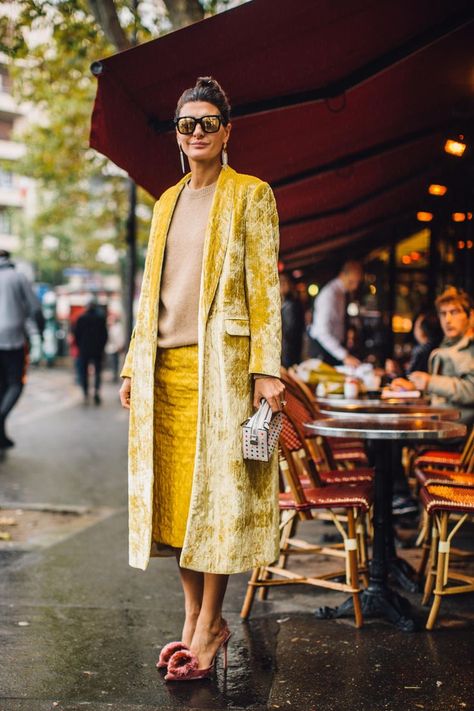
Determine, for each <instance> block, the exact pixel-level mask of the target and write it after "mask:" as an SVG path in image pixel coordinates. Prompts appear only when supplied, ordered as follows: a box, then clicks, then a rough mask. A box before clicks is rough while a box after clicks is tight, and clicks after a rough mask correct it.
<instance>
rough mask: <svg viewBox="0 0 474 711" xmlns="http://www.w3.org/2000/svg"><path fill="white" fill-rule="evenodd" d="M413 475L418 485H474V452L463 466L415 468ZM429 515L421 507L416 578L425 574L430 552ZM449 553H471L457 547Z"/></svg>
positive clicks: (464, 555) (458, 554)
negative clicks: (419, 549)
mask: <svg viewBox="0 0 474 711" xmlns="http://www.w3.org/2000/svg"><path fill="white" fill-rule="evenodd" d="M415 476H416V480H417V483H418V484H419V485H420V487H423V486H429V485H444V486H466V487H470V488H471V487H474V454H473V455H472V457H471V460H470V462H468V464H467V465H466V466H465V467H458V468H456V469H441V468H439V469H435V468H428V467H427V468H426V469H421V468H418V467H417V468H416V469H415ZM430 526H431V522H430V517H429V515H428V513H427V511H426V508H424V509H423V517H422V525H421V529H420V534H419V536H418V539H417V542H416V544H417V545H421V546H422V555H421V560H420V564H419V567H418V579H419V580H421V579H422V577H423V576H424V574H425V570H426V564H427V562H428V556H429V553H430V548H431V546H430ZM451 553H452V554H455V555H457V556H461V557H464V558H471V557H472V555H473V554H472V553H470V552H468V551H463V550H460V549H458V548H453V549H451Z"/></svg>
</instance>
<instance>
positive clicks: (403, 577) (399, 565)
mask: <svg viewBox="0 0 474 711" xmlns="http://www.w3.org/2000/svg"><path fill="white" fill-rule="evenodd" d="M388 573H389V576H390V578H391V579H392V581H393V582H394V583H396V585H399V586H400V587H401V588H402V589H403V590H406V591H407V592H411V593H419V592H420V591H421V586H420V583H419V581H418V580H416V570H415V569H414V568H413V567H412V566H411V565H410V563H407V561H406V560H403V559H402V558H398V556H395V557H392V558H389V559H388Z"/></svg>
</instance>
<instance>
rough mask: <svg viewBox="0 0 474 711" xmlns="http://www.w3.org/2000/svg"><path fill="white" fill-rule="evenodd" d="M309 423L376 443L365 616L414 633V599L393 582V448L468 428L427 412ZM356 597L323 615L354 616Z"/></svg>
mask: <svg viewBox="0 0 474 711" xmlns="http://www.w3.org/2000/svg"><path fill="white" fill-rule="evenodd" d="M305 426H306V428H307V429H308V430H309V431H310V432H312V433H316V434H318V435H321V436H323V437H342V438H347V437H349V438H358V439H365V440H367V441H368V442H371V444H372V448H373V457H374V467H375V478H374V516H373V529H374V538H373V547H372V560H371V562H370V567H369V585H368V587H367V589H366V590H364V591H363V592H362V595H361V605H362V612H363V615H364V616H365V617H367V618H370V617H376V618H384V619H387V620H388V621H389V622H392V623H393V624H394V625H396V627H398V628H399V629H401V630H403V631H405V632H412V631H413V630H414V629H415V622H414V620H413V618H412V616H411V611H410V603H409V602H408V600H406V599H405V598H403V597H402V596H401V595H399V594H398V593H397V592H395V591H394V590H392V589H391V588H390V587H389V584H388V573H389V571H390V564H391V563H392V562H393V559H392V558H393V554H394V551H395V546H394V541H393V526H392V448H391V446H390V445H392V444H393V443H400V442H401V441H409V442H436V441H439V440H447V439H455V438H458V437H463V436H464V435H465V434H466V427H465V426H464V425H462V424H459V423H457V422H449V421H446V420H434V419H428V418H425V417H405V416H399V417H397V418H391V419H389V420H387V419H385V420H380V418H378V417H377V415H372V416H368V415H366V416H364V417H363V418H361V419H360V420H357V419H356V418H353V417H331V418H328V419H321V420H315V421H314V422H309V423H306V425H305ZM352 614H353V612H352V597H351V598H350V599H348V600H347V601H346V602H344V603H343V604H342V605H340V606H339V607H337V608H329V607H324V608H319V610H317V611H316V616H317V617H319V618H320V619H328V618H335V617H346V616H349V615H352Z"/></svg>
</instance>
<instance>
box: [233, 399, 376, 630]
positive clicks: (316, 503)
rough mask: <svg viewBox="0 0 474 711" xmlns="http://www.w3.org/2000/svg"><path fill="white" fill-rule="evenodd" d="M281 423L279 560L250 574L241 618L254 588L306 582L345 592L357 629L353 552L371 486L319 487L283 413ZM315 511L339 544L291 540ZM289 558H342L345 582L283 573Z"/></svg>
mask: <svg viewBox="0 0 474 711" xmlns="http://www.w3.org/2000/svg"><path fill="white" fill-rule="evenodd" d="M283 420H284V424H283V432H282V435H281V437H280V459H279V464H280V476H281V482H282V491H281V493H280V498H279V504H280V513H281V523H280V533H281V536H280V556H279V559H278V561H277V562H276V563H275V564H274V565H269V566H261V567H258V568H255V569H254V571H253V572H252V575H251V578H250V580H249V583H248V588H247V593H246V596H245V600H244V604H243V607H242V611H241V616H242V617H243V618H244V619H247V618H248V617H249V615H250V612H251V608H252V605H253V601H254V597H255V593H256V592H257V590H258V589H261V590H263V591H267V590H268V589H269V588H271V587H274V586H281V585H295V584H306V585H313V586H316V587H322V588H327V589H331V590H338V591H340V592H345V593H349V594H351V595H352V596H353V600H354V617H355V624H356V627H360V626H362V612H361V608H360V601H359V592H360V587H359V578H360V575H361V573H363V572H364V571H363V570H361V565H360V559H359V558H360V553H359V551H360V550H361V548H362V547H365V537H364V536H363V535H362V534H363V523H362V521H363V517H364V516H365V514H366V513H367V511H368V510H369V508H370V506H371V503H372V483H371V482H369V481H363V482H359V483H351V484H331V485H329V486H325V485H324V484H323V482H322V481H321V480H320V479H319V476H318V472H317V470H316V469H315V468H314V465H313V464H312V460H311V457H310V456H309V454H308V451H307V449H306V448H305V445H304V442H302V441H301V437H300V435H299V433H298V430H297V428H296V426H295V424H294V423H293V422H292V421H291V419H290V417H289V416H288V414H286V413H285V414H284V415H283ZM302 451H303V452H305V456H304V457H302V456H301V452H302ZM308 475H309V476H308ZM308 479H309V480H310V481H309V482H308ZM309 484H311V485H309ZM313 484H315V485H313ZM339 509H342V510H343V511H344V513H345V517H346V521H347V525H346V527H344V524H343V522H342V521H341V519H340V517H339V516H338V515H337V513H336V510H339ZM321 510H324V511H326V512H328V514H329V516H330V518H331V520H332V521H333V522H334V524H335V526H336V528H337V530H338V531H339V533H340V534H341V536H342V539H343V543H342V545H336V546H324V545H313V544H310V543H308V542H306V541H303V540H301V539H299V538H296V536H295V534H296V528H297V524H298V521H299V520H311V519H312V518H313V513H314V512H316V511H321ZM295 554H296V555H299V556H301V555H305V556H306V555H309V554H314V555H317V554H319V555H323V556H333V557H336V558H339V559H343V560H344V561H345V571H344V572H343V575H345V582H338V581H336V580H334V578H337V577H340V576H341V571H337V572H333V573H327V574H322V575H318V576H314V575H309V574H308V572H307V571H306V570H303V571H301V572H295V571H293V570H289V569H288V568H287V562H288V558H289V557H290V556H292V555H295ZM263 597H265V596H263Z"/></svg>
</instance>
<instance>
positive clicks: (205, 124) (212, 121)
mask: <svg viewBox="0 0 474 711" xmlns="http://www.w3.org/2000/svg"><path fill="white" fill-rule="evenodd" d="M196 124H199V125H200V126H201V128H202V130H203V131H204V133H217V131H218V130H219V129H220V127H221V124H222V116H201V118H194V116H180V117H179V118H177V119H175V120H174V125H175V126H176V129H177V131H178V133H182V134H184V135H185V136H189V135H191V134H192V133H194V129H195V128H196Z"/></svg>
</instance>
